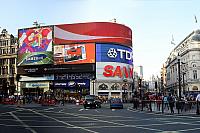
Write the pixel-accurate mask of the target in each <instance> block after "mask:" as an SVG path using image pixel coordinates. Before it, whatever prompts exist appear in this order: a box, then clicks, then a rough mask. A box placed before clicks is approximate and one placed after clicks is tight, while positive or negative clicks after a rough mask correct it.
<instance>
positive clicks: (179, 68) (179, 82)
mask: <svg viewBox="0 0 200 133" xmlns="http://www.w3.org/2000/svg"><path fill="white" fill-rule="evenodd" d="M178 87H179V100H181V65H180V56H179V54H178Z"/></svg>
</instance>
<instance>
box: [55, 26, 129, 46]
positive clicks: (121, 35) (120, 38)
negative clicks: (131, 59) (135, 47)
mask: <svg viewBox="0 0 200 133" xmlns="http://www.w3.org/2000/svg"><path fill="white" fill-rule="evenodd" d="M83 42H101V43H109V42H110V43H117V44H122V45H126V46H129V47H132V31H131V29H130V28H128V27H127V26H125V25H121V24H117V23H108V22H91V23H77V24H63V25H55V26H54V43H55V44H66V43H83Z"/></svg>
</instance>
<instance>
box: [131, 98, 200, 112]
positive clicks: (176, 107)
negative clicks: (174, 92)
mask: <svg viewBox="0 0 200 133" xmlns="http://www.w3.org/2000/svg"><path fill="white" fill-rule="evenodd" d="M199 104H200V102H197V101H175V102H173V103H164V101H163V100H135V101H133V109H137V110H141V111H148V112H155V113H167V114H174V113H175V114H197V115H199V114H200V106H199Z"/></svg>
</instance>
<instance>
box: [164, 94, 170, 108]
mask: <svg viewBox="0 0 200 133" xmlns="http://www.w3.org/2000/svg"><path fill="white" fill-rule="evenodd" d="M163 102H164V109H165V108H166V107H167V109H168V110H169V106H168V103H169V102H168V97H167V96H166V95H165V96H164V97H163Z"/></svg>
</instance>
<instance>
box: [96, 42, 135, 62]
mask: <svg viewBox="0 0 200 133" xmlns="http://www.w3.org/2000/svg"><path fill="white" fill-rule="evenodd" d="M96 62H120V63H126V64H133V51H132V48H130V47H126V46H122V45H117V44H96Z"/></svg>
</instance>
